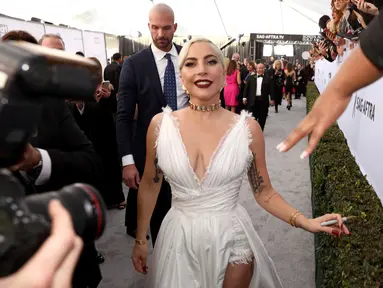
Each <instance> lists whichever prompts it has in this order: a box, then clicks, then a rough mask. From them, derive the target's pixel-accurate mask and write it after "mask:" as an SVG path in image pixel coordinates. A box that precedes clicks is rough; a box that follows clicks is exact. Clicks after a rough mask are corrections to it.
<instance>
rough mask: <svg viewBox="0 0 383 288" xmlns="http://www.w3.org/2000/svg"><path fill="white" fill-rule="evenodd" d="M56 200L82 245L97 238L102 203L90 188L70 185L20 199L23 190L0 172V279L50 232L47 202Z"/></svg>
mask: <svg viewBox="0 0 383 288" xmlns="http://www.w3.org/2000/svg"><path fill="white" fill-rule="evenodd" d="M52 199H57V200H59V201H60V202H61V204H62V205H63V206H64V207H65V208H66V209H67V210H68V212H69V213H70V215H71V216H72V221H73V226H74V230H75V231H76V233H77V235H79V236H80V237H81V238H82V239H83V241H84V243H88V242H93V241H94V240H96V239H98V238H99V237H100V236H101V235H102V233H103V231H104V227H105V223H106V222H105V221H106V220H105V211H106V207H105V204H104V202H103V200H102V198H101V196H100V194H99V193H98V192H97V190H96V189H94V188H93V187H91V186H89V185H86V184H73V185H69V186H66V187H63V188H62V189H60V190H59V191H52V192H47V193H42V194H35V195H30V196H28V197H24V187H23V186H22V185H21V184H20V183H19V182H18V180H17V179H16V178H15V177H13V175H12V173H11V172H9V170H7V169H2V170H0V223H1V224H0V277H4V276H7V275H10V274H12V273H14V272H16V271H17V270H18V269H19V268H20V267H21V266H23V265H24V263H25V262H26V261H28V259H29V258H30V257H32V255H33V254H34V253H35V252H36V251H37V249H38V248H39V247H40V245H41V244H42V243H43V242H44V241H45V239H46V238H47V237H48V236H49V234H50V231H51V225H50V217H49V213H48V203H49V202H50V201H51V200H52Z"/></svg>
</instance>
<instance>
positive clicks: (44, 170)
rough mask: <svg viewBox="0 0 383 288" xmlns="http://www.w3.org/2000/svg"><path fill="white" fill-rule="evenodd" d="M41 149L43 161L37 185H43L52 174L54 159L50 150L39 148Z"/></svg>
mask: <svg viewBox="0 0 383 288" xmlns="http://www.w3.org/2000/svg"><path fill="white" fill-rule="evenodd" d="M37 150H39V151H40V154H41V161H42V165H43V166H42V167H41V172H40V175H39V176H38V177H37V179H36V181H35V185H43V184H45V183H46V182H47V181H48V180H49V178H50V177H51V174H52V161H51V157H50V156H49V154H48V152H47V151H46V150H44V149H37Z"/></svg>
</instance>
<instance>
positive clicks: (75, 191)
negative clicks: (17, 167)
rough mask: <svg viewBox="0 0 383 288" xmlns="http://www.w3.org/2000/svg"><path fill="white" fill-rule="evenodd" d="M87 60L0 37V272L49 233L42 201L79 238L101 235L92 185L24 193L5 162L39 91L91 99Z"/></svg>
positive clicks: (18, 152)
mask: <svg viewBox="0 0 383 288" xmlns="http://www.w3.org/2000/svg"><path fill="white" fill-rule="evenodd" d="M98 72H99V71H98V67H97V66H96V65H95V63H94V62H93V61H91V60H88V59H85V58H83V57H81V56H77V55H73V56H72V55H69V54H67V53H65V52H63V51H56V50H51V49H48V48H44V47H41V46H39V45H33V44H29V43H23V42H17V43H16V42H15V43H13V44H12V43H10V44H9V43H0V221H1V222H0V223H1V225H0V277H3V276H7V275H10V274H12V273H14V272H15V271H17V270H18V269H19V268H20V267H21V266H23V264H24V263H25V262H26V261H28V259H29V258H30V257H31V256H32V255H33V254H34V253H35V252H36V251H37V249H38V248H39V247H40V245H41V244H42V243H43V242H44V241H45V239H46V238H47V237H48V236H49V234H50V231H51V219H50V216H49V213H48V204H49V202H50V201H51V200H52V199H57V200H59V201H60V202H61V204H62V205H63V206H64V207H65V208H66V209H67V210H68V212H69V213H70V215H71V217H72V222H73V227H74V229H75V231H76V233H77V234H78V235H79V236H81V237H82V239H83V240H84V242H85V243H87V242H93V241H94V240H96V239H97V238H99V237H100V236H101V234H102V233H103V230H104V227H105V223H106V220H105V215H106V212H105V211H106V207H105V204H104V202H103V199H102V197H101V196H100V194H99V193H98V192H97V190H96V189H94V188H93V187H91V186H89V185H86V184H73V185H69V186H66V187H64V188H62V189H60V190H58V191H51V192H46V193H42V194H34V195H30V196H28V197H25V195H24V194H25V193H24V191H25V190H24V186H23V185H22V184H21V183H20V182H19V181H18V180H17V178H16V177H15V176H14V174H13V173H12V172H10V171H9V170H8V169H7V167H10V166H11V165H14V164H16V163H18V162H19V161H20V159H21V157H22V156H23V153H24V150H25V148H26V146H27V144H28V143H29V142H30V138H31V136H32V135H33V134H34V133H35V131H36V128H37V125H38V123H39V121H40V117H41V116H40V114H41V112H42V104H43V99H44V97H55V98H61V99H68V100H81V101H93V99H94V98H93V95H94V92H95V91H96V87H97V84H98Z"/></svg>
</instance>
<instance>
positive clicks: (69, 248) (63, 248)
mask: <svg viewBox="0 0 383 288" xmlns="http://www.w3.org/2000/svg"><path fill="white" fill-rule="evenodd" d="M49 215H50V217H51V219H52V229H51V234H50V236H49V237H48V238H47V240H46V241H45V242H44V243H43V245H42V246H41V247H40V248H39V250H38V251H37V252H36V254H35V255H34V256H33V257H32V258H31V259H30V260H29V261H28V262H27V263H26V264H25V265H24V266H23V267H22V268H21V269H19V270H18V271H17V272H16V273H14V274H12V275H10V276H8V277H5V278H0V286H1V287H17V288H24V287H25V288H27V287H32V286H33V287H52V288H58V287H71V284H72V276H73V271H74V269H75V267H76V264H77V261H78V258H79V256H80V253H81V250H82V247H83V242H82V240H81V238H80V237H78V236H76V233H75V231H74V229H73V225H72V219H71V216H70V214H69V213H68V212H67V211H66V210H65V209H64V207H63V206H62V205H61V204H60V202H59V201H57V200H53V201H51V202H50V204H49Z"/></svg>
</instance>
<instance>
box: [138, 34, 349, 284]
mask: <svg viewBox="0 0 383 288" xmlns="http://www.w3.org/2000/svg"><path fill="white" fill-rule="evenodd" d="M179 69H180V73H181V79H182V82H183V85H184V87H185V89H186V90H187V91H188V93H189V94H190V105H189V108H185V109H183V110H179V111H175V112H172V111H171V110H170V108H165V109H164V112H163V113H161V114H158V115H156V116H155V117H154V118H153V120H152V122H151V124H150V126H149V130H148V134H147V155H146V165H145V172H144V175H143V178H142V181H141V184H140V188H139V193H138V226H137V238H136V245H135V247H134V250H133V255H132V260H133V264H134V267H135V269H136V270H137V271H139V272H141V273H147V272H148V274H147V287H153V288H154V287H156V288H189V287H190V288H191V287H193V288H194V287H203V288H213V287H225V288H232V287H264V288H273V287H282V284H281V282H280V280H279V278H278V276H277V273H276V271H275V268H274V265H273V262H272V260H271V259H270V258H269V257H268V255H267V252H266V250H265V248H264V247H263V244H262V242H261V240H260V239H259V237H258V235H257V233H256V232H255V230H254V227H253V224H252V222H251V219H250V217H249V216H248V214H247V212H246V211H245V209H244V208H243V207H242V206H241V205H239V204H238V198H239V191H240V187H241V184H242V182H243V179H244V178H245V176H246V175H247V176H248V178H249V182H250V186H251V188H252V193H254V196H255V199H256V201H257V202H258V204H259V205H260V206H261V207H263V208H264V209H265V210H266V211H268V212H269V213H270V214H272V215H274V216H275V217H278V218H279V219H281V220H283V221H286V222H289V223H290V224H291V225H293V226H296V227H300V228H302V229H305V230H307V231H310V232H327V233H330V234H333V235H340V234H341V233H342V232H344V233H346V234H348V233H349V232H348V230H347V228H346V227H345V226H344V225H343V224H342V220H341V216H340V215H338V214H330V215H325V216H322V217H319V218H316V219H307V218H306V217H305V216H303V215H302V214H301V213H300V212H298V211H297V210H295V209H294V208H293V207H291V206H290V205H289V204H287V203H286V202H285V201H284V200H283V198H282V197H281V196H280V195H279V194H278V193H277V192H276V191H275V190H274V189H273V187H272V185H271V183H270V179H269V175H268V172H267V168H266V163H265V146H264V138H263V134H262V131H261V128H260V126H259V125H258V123H257V122H256V121H255V120H253V119H252V118H251V117H250V115H249V114H248V113H247V112H242V114H241V115H240V116H238V115H236V114H234V113H231V112H229V111H227V110H225V109H220V108H219V107H220V105H219V99H220V98H219V97H220V90H221V89H222V87H224V85H225V83H224V81H225V69H224V59H223V56H222V54H221V52H220V50H219V49H218V47H217V46H215V45H214V44H213V43H211V42H210V41H209V40H207V39H202V38H200V39H193V40H191V41H189V42H188V43H187V44H186V45H185V46H184V47H183V49H182V51H181V53H180V55H179ZM163 175H164V177H165V179H166V180H167V181H168V182H169V184H170V185H171V188H172V208H171V209H170V211H169V212H168V214H167V215H166V217H165V219H164V220H163V222H162V225H161V229H160V232H159V235H158V238H157V241H156V245H155V247H154V252H153V257H152V259H151V264H150V265H149V267H148V268H147V267H146V265H147V264H146V260H147V255H148V248H147V242H146V240H145V239H146V233H147V229H148V226H149V222H150V218H151V216H152V213H153V209H154V206H155V203H156V200H157V196H158V193H159V190H160V187H161V182H162V178H163ZM333 219H336V220H338V224H337V225H335V226H332V227H322V226H321V225H320V223H321V222H323V221H327V220H333ZM147 270H148V271H147Z"/></svg>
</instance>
